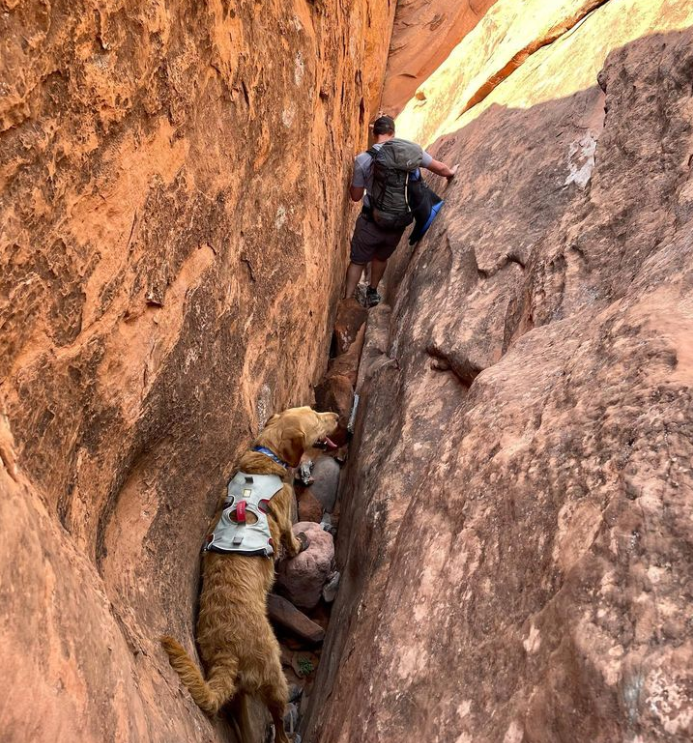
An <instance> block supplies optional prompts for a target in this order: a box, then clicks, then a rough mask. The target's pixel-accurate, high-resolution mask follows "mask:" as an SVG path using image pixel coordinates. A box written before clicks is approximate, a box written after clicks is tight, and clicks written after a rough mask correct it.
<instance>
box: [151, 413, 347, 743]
mask: <svg viewBox="0 0 693 743" xmlns="http://www.w3.org/2000/svg"><path fill="white" fill-rule="evenodd" d="M338 427H339V426H338V420H337V415H336V413H316V412H315V411H313V410H311V408H308V407H303V408H290V409H289V410H285V411H284V412H283V413H279V414H278V415H274V416H272V418H270V420H269V421H268V422H267V425H266V426H265V428H264V429H263V431H262V433H261V434H260V436H259V437H258V439H257V441H256V442H255V445H254V448H257V447H262V448H263V449H264V450H265V453H263V452H258V451H252V450H251V451H248V452H246V453H245V454H244V455H243V456H242V457H241V460H240V462H239V463H238V470H239V471H240V472H243V473H245V474H248V475H252V474H266V475H271V474H274V475H278V476H279V477H281V478H282V480H283V483H284V484H283V486H282V488H281V490H280V491H279V492H278V493H277V494H276V495H274V496H273V497H272V500H271V501H270V503H269V508H268V512H267V516H268V521H269V527H270V533H271V535H272V542H273V544H274V545H282V546H283V547H284V549H285V551H286V555H287V556H288V557H295V556H296V555H297V554H298V553H299V552H300V551H301V549H302V543H301V541H300V540H298V539H297V538H296V537H295V536H294V534H293V532H292V531H291V505H292V501H293V486H292V482H291V475H290V473H289V471H288V468H286V467H284V466H282V464H280V463H279V462H278V461H276V460H277V459H278V460H283V462H284V463H285V464H288V465H290V466H291V467H296V466H298V464H299V462H300V459H301V456H302V455H303V453H304V452H305V451H307V450H310V449H312V448H319V447H322V446H324V445H325V443H326V442H327V443H329V444H331V441H330V439H329V437H330V436H332V435H334V434H335V433H336V432H337V430H338ZM271 455H274V457H272V456H271ZM275 556H276V555H275ZM273 583H274V560H273V559H272V558H268V557H257V556H252V557H249V556H245V555H238V554H218V553H215V552H206V553H205V557H204V563H203V587H202V595H201V597H200V616H199V620H198V625H197V641H198V644H199V647H200V653H201V655H202V660H203V663H204V666H205V669H206V671H207V678H206V680H205V678H204V677H203V676H202V673H201V672H200V670H199V668H198V667H197V666H196V665H195V663H194V662H193V660H192V659H191V658H190V656H189V655H188V654H187V653H186V652H185V650H184V649H183V647H182V646H181V645H180V644H179V643H178V642H177V641H176V640H174V639H173V638H172V637H162V639H161V641H162V644H163V646H164V648H165V650H166V652H167V653H168V656H169V659H170V661H171V665H172V666H173V668H174V669H175V670H176V671H177V672H178V674H179V675H180V677H181V680H182V681H183V683H184V684H185V685H186V686H187V687H188V689H189V691H190V694H191V695H192V697H193V699H194V700H195V702H196V703H197V704H198V705H199V706H200V707H201V708H202V709H203V710H204V711H205V712H206V713H207V714H209V715H213V714H215V713H216V712H217V711H218V710H219V708H220V707H221V706H222V705H223V704H224V703H225V702H227V701H228V700H230V699H231V698H233V697H235V696H237V695H241V694H252V695H258V696H259V697H260V699H262V701H263V702H264V703H265V704H266V705H267V707H268V709H269V712H270V714H271V715H272V720H273V722H274V726H275V729H276V738H275V740H276V742H277V743H288V738H287V737H286V733H285V732H284V725H283V718H284V707H285V705H286V702H287V701H288V688H287V683H286V679H285V678H284V673H283V671H282V667H281V660H280V654H279V643H278V642H277V638H276V637H275V636H274V632H273V631H272V627H271V626H270V623H269V620H268V618H267V594H268V593H269V591H270V589H271V587H272V584H273Z"/></svg>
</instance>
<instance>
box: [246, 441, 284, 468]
mask: <svg viewBox="0 0 693 743" xmlns="http://www.w3.org/2000/svg"><path fill="white" fill-rule="evenodd" d="M253 451H258V452H260V454H264V455H265V456H267V457H269V458H270V459H271V460H272V461H273V462H276V463H277V464H278V465H280V466H281V467H283V468H284V469H285V470H288V469H289V466H290V465H289V464H288V463H287V462H285V461H284V460H283V459H280V458H279V457H278V456H277V455H276V454H275V453H274V452H273V451H272V450H271V449H268V448H267V447H266V446H255V447H253Z"/></svg>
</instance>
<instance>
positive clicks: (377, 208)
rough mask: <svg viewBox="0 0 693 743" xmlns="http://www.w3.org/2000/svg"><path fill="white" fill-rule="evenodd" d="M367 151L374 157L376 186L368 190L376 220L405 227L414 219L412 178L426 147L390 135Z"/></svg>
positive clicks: (396, 227) (390, 226) (392, 226)
mask: <svg viewBox="0 0 693 743" xmlns="http://www.w3.org/2000/svg"><path fill="white" fill-rule="evenodd" d="M368 154H369V155H370V156H371V157H372V158H373V189H372V191H371V192H370V193H369V194H368V198H369V200H370V205H371V213H372V216H373V221H374V222H375V223H376V224H377V225H378V226H380V227H382V228H383V229H387V230H400V229H404V228H405V227H407V225H410V224H411V223H412V221H413V220H414V215H413V214H412V210H411V206H410V205H409V179H410V178H411V175H412V173H413V172H414V171H415V170H416V169H417V168H418V167H420V165H421V161H422V160H423V150H422V149H421V146H420V145H418V144H415V143H414V142H408V141H407V140H406V139H388V140H387V142H383V144H382V145H381V147H380V148H378V149H376V148H375V147H371V149H370V150H368Z"/></svg>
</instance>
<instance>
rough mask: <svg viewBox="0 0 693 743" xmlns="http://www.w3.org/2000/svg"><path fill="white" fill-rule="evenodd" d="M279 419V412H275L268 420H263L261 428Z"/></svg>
mask: <svg viewBox="0 0 693 743" xmlns="http://www.w3.org/2000/svg"><path fill="white" fill-rule="evenodd" d="M278 420H279V413H275V414H274V415H273V416H272V417H271V418H270V419H269V420H268V421H266V422H265V425H264V426H263V428H267V426H271V425H272V424H273V423H276V422H277V421H278Z"/></svg>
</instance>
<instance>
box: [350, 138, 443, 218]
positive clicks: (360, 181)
mask: <svg viewBox="0 0 693 743" xmlns="http://www.w3.org/2000/svg"><path fill="white" fill-rule="evenodd" d="M382 146H383V143H382V142H381V143H380V144H374V145H373V149H374V150H379V149H380V148H381V147H382ZM432 162H433V158H432V157H431V155H429V154H428V152H426V151H425V150H424V153H423V157H422V158H421V167H423V168H427V167H428V166H429V165H430V164H431V163H432ZM418 172H419V171H418V168H417V173H418ZM416 177H418V176H416ZM351 185H352V186H353V187H354V188H365V189H366V195H365V196H364V197H363V204H364V206H365V207H369V206H370V201H369V200H368V193H369V192H370V191H371V190H372V188H373V158H372V157H371V156H370V155H369V154H368V153H367V152H361V153H360V154H359V155H356V158H355V159H354V177H353V179H352V181H351Z"/></svg>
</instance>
